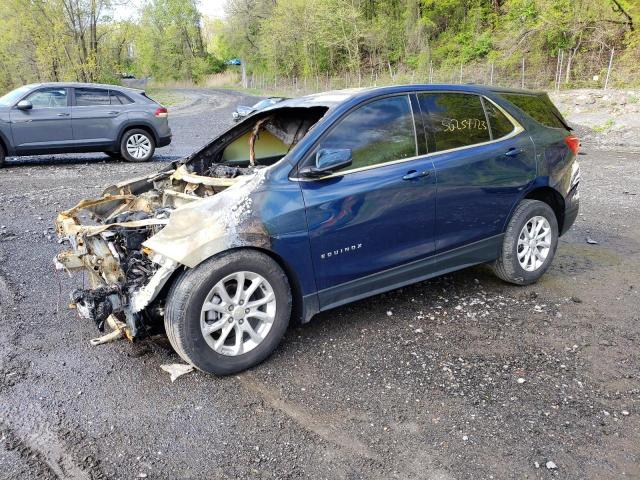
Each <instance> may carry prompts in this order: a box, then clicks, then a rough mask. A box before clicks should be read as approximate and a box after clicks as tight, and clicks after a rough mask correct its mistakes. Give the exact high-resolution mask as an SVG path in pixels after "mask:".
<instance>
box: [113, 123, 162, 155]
mask: <svg viewBox="0 0 640 480" xmlns="http://www.w3.org/2000/svg"><path fill="white" fill-rule="evenodd" d="M130 141H131V142H132V143H133V145H130V144H129V142H130ZM135 144H137V145H139V146H140V149H139V150H138V152H140V156H137V154H136V153H135V148H134V145H135ZM128 147H132V151H131V152H130V151H129V148H128ZM155 151H156V142H155V140H154V139H153V135H151V134H150V133H149V132H147V131H146V130H142V129H140V128H133V129H131V130H127V131H126V132H124V135H123V136H122V140H120V154H121V155H122V158H123V159H125V160H126V161H127V162H147V161H149V160H151V157H153V154H154V153H155ZM142 153H144V155H142Z"/></svg>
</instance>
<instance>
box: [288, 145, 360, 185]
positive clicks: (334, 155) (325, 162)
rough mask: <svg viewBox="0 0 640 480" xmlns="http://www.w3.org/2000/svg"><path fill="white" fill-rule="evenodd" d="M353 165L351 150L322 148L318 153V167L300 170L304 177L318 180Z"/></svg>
mask: <svg viewBox="0 0 640 480" xmlns="http://www.w3.org/2000/svg"><path fill="white" fill-rule="evenodd" d="M349 165H351V149H350V148H321V149H320V150H318V152H317V153H316V165H315V166H308V167H304V168H302V169H301V170H300V175H302V176H303V177H309V178H317V177H322V176H324V175H327V174H329V173H331V172H334V171H336V170H339V169H341V168H343V167H348V166H349Z"/></svg>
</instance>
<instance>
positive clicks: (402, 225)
mask: <svg viewBox="0 0 640 480" xmlns="http://www.w3.org/2000/svg"><path fill="white" fill-rule="evenodd" d="M418 120H419V119H418ZM420 130H422V127H420ZM416 138H417V142H416ZM320 148H340V149H343V148H349V149H351V150H352V156H353V163H352V165H351V166H349V167H345V168H344V169H343V170H342V171H338V172H336V173H334V174H333V175H331V176H329V177H327V178H322V179H317V180H315V179H314V180H308V179H300V180H301V181H300V185H301V188H302V194H303V198H304V202H305V206H306V212H307V223H308V228H309V239H310V242H311V251H312V256H313V263H314V268H315V273H316V283H317V286H318V289H319V290H320V292H319V299H320V304H321V308H328V307H330V306H334V305H337V304H340V303H343V302H344V301H345V300H348V299H353V298H357V297H358V296H366V295H368V294H370V293H372V292H374V291H376V290H378V289H384V288H383V287H388V286H389V285H394V284H396V283H398V282H400V280H399V279H401V278H402V274H401V273H398V274H394V275H390V276H388V277H384V276H383V275H378V276H375V275H372V274H376V273H379V272H382V271H385V270H389V269H393V267H398V266H402V265H405V264H407V263H409V262H411V261H413V260H416V259H419V258H423V257H425V256H428V255H429V254H431V253H433V250H434V248H435V242H434V236H433V229H434V215H435V176H434V172H433V164H432V162H431V159H429V158H427V157H425V156H424V154H426V145H425V141H424V135H423V133H422V131H421V132H420V134H419V135H416V129H415V124H414V109H413V108H412V104H411V102H410V97H409V95H404V94H403V95H396V96H389V97H384V98H379V99H375V100H373V101H370V102H369V103H366V104H364V105H362V106H359V107H356V109H355V110H353V111H351V112H350V113H348V114H347V115H346V116H345V117H343V118H342V119H341V120H339V121H338V122H337V123H336V125H334V126H333V127H332V129H331V130H330V131H329V132H328V133H326V134H325V135H324V137H323V138H322V139H321V140H320V141H319V144H318V145H317V146H316V147H315V148H314V149H313V150H312V152H311V155H310V156H309V159H314V158H315V152H317V150H319V149H320ZM309 159H308V160H307V161H309ZM396 273H397V272H396ZM367 276H369V277H367ZM365 277H367V278H365ZM405 277H406V275H405ZM405 279H406V278H405Z"/></svg>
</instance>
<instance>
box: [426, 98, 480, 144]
mask: <svg viewBox="0 0 640 480" xmlns="http://www.w3.org/2000/svg"><path fill="white" fill-rule="evenodd" d="M418 100H419V102H420V107H421V108H422V111H423V112H427V113H428V115H429V119H430V122H427V129H428V130H430V133H431V134H432V136H433V138H434V140H435V143H436V145H435V147H436V148H435V151H438V152H439V151H443V150H450V149H452V148H460V147H466V146H469V145H475V144H477V143H483V142H488V141H489V140H491V138H490V134H489V126H488V125H487V118H486V117H485V114H484V109H483V108H482V102H481V100H480V97H479V96H478V95H472V94H463V93H421V94H418Z"/></svg>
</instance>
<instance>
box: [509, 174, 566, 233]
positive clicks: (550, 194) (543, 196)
mask: <svg viewBox="0 0 640 480" xmlns="http://www.w3.org/2000/svg"><path fill="white" fill-rule="evenodd" d="M523 200H538V201H540V202H544V203H546V204H547V205H549V207H551V210H553V213H555V215H556V221H557V222H558V231H559V232H561V231H562V226H563V225H564V213H565V201H564V198H563V197H562V195H561V194H560V192H558V191H557V190H556V189H554V188H553V187H550V186H549V185H533V188H530V189H528V190H527V191H526V192H525V193H524V194H523V195H522V196H521V197H520V198H519V199H518V201H517V202H516V203H514V204H513V207H511V211H510V212H509V215H508V217H507V218H506V220H505V222H504V225H503V226H502V231H503V232H504V231H505V230H506V229H507V226H508V225H509V222H510V221H511V218H512V217H513V213H514V212H515V211H516V208H517V207H518V205H519V204H520V202H522V201H523Z"/></svg>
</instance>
